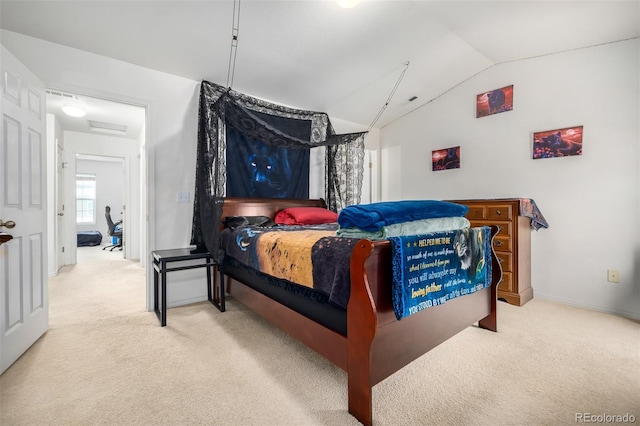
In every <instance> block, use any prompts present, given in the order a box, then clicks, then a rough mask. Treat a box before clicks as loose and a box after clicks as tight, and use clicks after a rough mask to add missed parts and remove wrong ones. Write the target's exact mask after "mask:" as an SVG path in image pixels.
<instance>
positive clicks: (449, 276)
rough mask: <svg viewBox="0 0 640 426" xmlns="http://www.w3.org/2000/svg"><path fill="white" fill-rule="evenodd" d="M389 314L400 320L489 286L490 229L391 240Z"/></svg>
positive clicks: (463, 230)
mask: <svg viewBox="0 0 640 426" xmlns="http://www.w3.org/2000/svg"><path fill="white" fill-rule="evenodd" d="M389 241H391V247H392V256H393V290H392V292H393V309H394V312H395V315H396V318H397V319H399V320H400V319H402V318H404V317H406V316H408V315H411V314H414V313H416V312H418V311H421V310H423V309H426V308H429V307H431V306H437V305H441V304H443V303H445V302H446V301H447V300H449V299H453V298H455V297H459V296H464V295H466V294H470V293H473V292H476V291H478V290H481V289H483V288H485V287H488V286H489V285H490V284H491V229H490V228H489V227H482V228H468V229H460V230H455V231H442V232H434V233H430V234H424V235H412V236H400V237H391V238H389Z"/></svg>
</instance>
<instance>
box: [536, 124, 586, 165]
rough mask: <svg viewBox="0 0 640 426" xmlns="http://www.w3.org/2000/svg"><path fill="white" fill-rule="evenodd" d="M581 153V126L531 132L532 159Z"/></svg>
mask: <svg viewBox="0 0 640 426" xmlns="http://www.w3.org/2000/svg"><path fill="white" fill-rule="evenodd" d="M571 155H582V126H575V127H565V128H564V129H555V130H545V131H543V132H535V133H534V134H533V159H534V160H536V159H539V158H555V157H568V156H571Z"/></svg>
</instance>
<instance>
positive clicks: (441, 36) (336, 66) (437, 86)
mask: <svg viewBox="0 0 640 426" xmlns="http://www.w3.org/2000/svg"><path fill="white" fill-rule="evenodd" d="M639 4H640V3H639V2H638V1H575V0H574V1H525V0H520V1H482V0H475V1H425V0H421V1H373V0H363V1H362V2H361V3H360V4H359V5H358V6H356V7H354V8H352V9H343V8H341V7H339V6H338V5H337V4H336V3H335V2H334V1H320V0H317V1H270V0H264V1H258V0H241V1H239V2H235V3H234V2H233V1H231V0H225V1H185V0H183V1H151V0H147V1H29V0H19V1H11V0H2V2H1V3H0V7H1V10H0V25H1V27H2V28H3V29H6V30H9V31H13V32H17V33H22V34H25V35H29V36H32V37H36V38H41V39H45V40H48V41H51V42H55V43H59V44H63V45H67V46H70V47H74V48H77V49H82V50H86V51H89V52H93V53H97V54H100V55H104V56H108V57H112V58H115V59H119V60H122V61H126V62H130V63H133V64H137V65H141V66H144V67H148V68H152V69H155V70H160V71H164V72H167V73H171V74H175V75H179V76H183V77H187V78H190V79H193V80H196V81H199V80H203V79H204V80H208V81H211V82H214V83H218V84H221V85H223V86H226V85H228V83H230V77H233V85H232V87H233V89H235V90H238V91H241V92H244V93H247V94H250V95H253V96H256V97H260V98H264V99H268V100H271V101H274V102H278V103H281V104H284V105H289V106H293V107H297V108H303V109H310V110H317V111H324V112H327V113H328V114H329V115H331V116H333V117H337V118H341V119H344V120H348V121H352V122H355V123H360V124H362V125H363V126H367V125H369V124H370V123H371V122H372V120H373V119H374V117H375V116H376V115H377V114H378V112H379V111H380V110H381V108H382V107H383V105H384V104H385V102H386V101H387V99H388V97H389V95H390V93H391V92H392V90H393V89H394V86H395V85H396V82H397V81H398V79H399V77H400V75H401V73H402V72H403V70H404V69H405V63H407V62H408V63H409V65H408V68H407V70H406V73H405V74H404V77H403V79H402V81H401V83H400V84H399V86H398V87H397V91H396V92H395V95H394V96H393V98H392V99H391V101H390V102H389V105H388V107H387V109H386V110H385V112H384V114H383V115H382V116H381V117H380V119H379V120H378V122H377V123H376V127H383V126H384V125H386V124H389V123H391V122H393V121H394V120H396V119H398V118H399V117H401V116H403V115H405V114H407V113H408V112H410V111H412V110H414V109H415V108H418V107H420V106H421V105H424V104H425V103H428V102H430V101H431V100H433V99H435V98H437V97H438V96H440V95H442V94H443V93H445V92H446V91H448V90H450V89H451V88H452V87H455V86H456V85H458V84H460V83H461V82H463V81H465V80H466V79H469V78H470V77H472V76H474V75H476V74H478V73H480V72H482V71H484V70H486V69H488V68H490V67H492V66H495V65H496V64H501V63H504V62H509V61H517V60H521V59H525V58H531V57H536V56H541V55H548V54H552V53H555V52H561V51H566V50H572V49H580V48H584V47H589V46H594V45H599V44H604V43H611V42H616V41H620V40H625V39H629V38H634V37H639V36H640V7H639ZM234 7H235V9H234ZM234 10H235V15H234ZM234 16H235V19H234ZM234 22H235V26H236V27H237V34H238V44H237V48H236V49H235V68H234V70H233V72H231V73H230V72H229V68H230V66H229V65H230V63H232V62H231V61H230V57H231V53H232V49H231V38H232V28H233V27H234ZM508 83H510V82H505V84H508ZM486 89H487V90H490V89H493V87H487V88H486ZM414 96H415V97H416V99H415V100H414V101H412V102H410V101H409V99H410V98H412V97H414Z"/></svg>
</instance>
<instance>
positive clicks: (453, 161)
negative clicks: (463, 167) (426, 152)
mask: <svg viewBox="0 0 640 426" xmlns="http://www.w3.org/2000/svg"><path fill="white" fill-rule="evenodd" d="M431 167H432V171H434V172H435V171H439V170H447V169H459V168H460V147H459V146H456V147H452V148H445V149H438V150H436V151H432V152H431Z"/></svg>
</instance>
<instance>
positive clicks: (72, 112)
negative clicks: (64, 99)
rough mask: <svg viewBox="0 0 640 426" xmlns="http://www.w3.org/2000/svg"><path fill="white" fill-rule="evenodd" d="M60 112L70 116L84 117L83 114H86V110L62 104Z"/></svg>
mask: <svg viewBox="0 0 640 426" xmlns="http://www.w3.org/2000/svg"><path fill="white" fill-rule="evenodd" d="M62 112H64V113H65V114H67V115H69V116H71V117H84V116H85V115H87V111H85V110H84V109H83V108H81V107H79V106H75V105H63V106H62Z"/></svg>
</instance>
